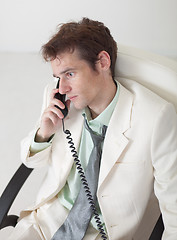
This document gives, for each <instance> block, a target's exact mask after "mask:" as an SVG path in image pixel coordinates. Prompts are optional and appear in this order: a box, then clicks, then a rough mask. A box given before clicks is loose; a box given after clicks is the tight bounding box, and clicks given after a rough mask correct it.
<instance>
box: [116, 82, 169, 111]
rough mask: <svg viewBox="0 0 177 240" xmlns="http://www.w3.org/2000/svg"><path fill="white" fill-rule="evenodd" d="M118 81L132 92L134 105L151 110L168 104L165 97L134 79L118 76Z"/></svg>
mask: <svg viewBox="0 0 177 240" xmlns="http://www.w3.org/2000/svg"><path fill="white" fill-rule="evenodd" d="M118 82H119V83H120V84H121V85H122V86H123V88H125V89H127V90H128V91H130V92H131V93H132V94H133V98H134V105H136V107H139V108H144V109H146V110H150V109H151V111H152V110H157V109H158V108H163V106H164V105H166V104H168V102H167V101H166V100H165V99H163V98H162V97H160V96H159V95H157V94H156V93H154V92H153V91H151V90H150V89H148V88H146V87H145V86H143V85H141V84H140V83H138V82H136V81H134V80H130V79H126V78H118Z"/></svg>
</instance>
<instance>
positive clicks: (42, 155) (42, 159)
mask: <svg viewBox="0 0 177 240" xmlns="http://www.w3.org/2000/svg"><path fill="white" fill-rule="evenodd" d="M50 91H51V87H50V86H49V85H47V86H46V87H45V90H44V95H43V104H42V110H41V114H40V118H39V120H38V121H37V123H36V126H35V128H34V130H33V131H31V132H30V133H29V134H28V136H27V137H26V138H24V139H23V140H22V141H21V161H22V162H23V163H24V164H25V165H26V166H27V167H29V168H37V167H43V166H45V165H46V164H48V163H49V161H50V153H51V145H50V146H49V147H48V148H46V149H44V150H43V151H40V152H38V153H36V154H35V155H34V156H32V157H29V155H30V146H31V143H32V141H33V138H34V136H35V134H36V131H37V130H38V128H39V126H40V119H41V116H42V113H43V112H44V110H45V109H46V107H47V106H48V103H49V94H50Z"/></svg>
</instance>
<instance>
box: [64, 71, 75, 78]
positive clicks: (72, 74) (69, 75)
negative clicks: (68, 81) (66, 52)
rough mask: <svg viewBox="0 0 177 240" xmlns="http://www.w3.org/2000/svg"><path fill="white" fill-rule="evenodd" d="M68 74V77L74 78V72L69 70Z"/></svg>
mask: <svg viewBox="0 0 177 240" xmlns="http://www.w3.org/2000/svg"><path fill="white" fill-rule="evenodd" d="M66 76H67V78H72V77H74V73H73V72H67V73H66Z"/></svg>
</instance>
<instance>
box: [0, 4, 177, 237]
mask: <svg viewBox="0 0 177 240" xmlns="http://www.w3.org/2000/svg"><path fill="white" fill-rule="evenodd" d="M176 9H177V0H109V1H103V0H89V1H84V0H75V1H72V0H71V1H69V0H65V1H60V0H50V1H48V0H30V1H29V0H28V1H27V0H6V1H2V0H0V52H1V53H0V123H1V124H0V149H1V151H0V163H1V168H0V193H2V191H3V189H4V188H5V186H6V184H7V182H8V181H9V179H10V177H11V176H12V174H13V173H14V171H15V170H16V169H17V167H18V166H19V165H20V141H21V139H22V138H23V137H25V136H26V134H27V133H28V132H29V131H30V130H31V129H32V128H33V126H34V124H35V122H36V119H37V118H38V116H39V112H40V107H41V103H42V93H43V88H44V86H45V85H46V83H47V82H49V81H52V77H51V74H52V73H51V70H50V67H49V65H48V64H45V63H44V62H43V61H42V60H41V58H40V56H39V54H38V52H39V50H40V47H41V45H42V44H44V43H45V42H46V41H47V40H48V38H49V36H51V34H53V33H54V31H55V29H56V25H57V24H59V23H61V22H65V21H69V20H79V19H81V17H82V16H86V17H90V18H93V19H97V20H100V21H103V22H105V24H106V25H107V26H108V27H109V28H110V30H111V32H112V34H113V36H114V38H115V39H116V40H117V41H118V43H122V44H125V45H129V46H135V47H138V48H142V49H145V50H149V51H152V52H155V53H159V54H161V55H165V56H169V57H172V58H176V59H177V44H176V43H177V28H176V25H177V14H176ZM43 171H44V172H45V169H44V170H42V171H41V172H40V171H37V172H35V173H33V175H34V176H33V177H32V178H30V179H29V180H28V182H27V183H26V185H25V187H24V189H23V190H22V192H21V193H20V195H19V196H18V199H17V201H16V204H15V205H14V206H13V208H12V212H13V213H19V211H20V209H23V208H24V207H25V206H27V205H28V204H29V203H31V201H32V200H33V199H34V197H35V193H36V192H37V188H38V186H39V185H40V182H41V181H42V176H43ZM10 231H11V228H8V229H4V230H2V231H0V239H6V238H7V236H8V234H9V232H10Z"/></svg>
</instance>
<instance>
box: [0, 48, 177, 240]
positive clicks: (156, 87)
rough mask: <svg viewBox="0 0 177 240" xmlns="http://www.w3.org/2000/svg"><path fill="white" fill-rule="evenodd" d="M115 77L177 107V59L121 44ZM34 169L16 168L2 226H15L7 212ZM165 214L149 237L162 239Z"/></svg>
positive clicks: (2, 206) (0, 216)
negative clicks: (142, 86)
mask: <svg viewBox="0 0 177 240" xmlns="http://www.w3.org/2000/svg"><path fill="white" fill-rule="evenodd" d="M115 72H116V74H115V75H116V76H117V77H119V78H120V80H121V78H127V79H133V80H135V81H137V82H139V83H141V84H143V85H144V86H145V87H147V88H149V89H151V90H152V91H154V92H155V93H157V94H158V95H160V96H161V97H162V98H164V99H166V100H167V101H169V102H172V103H173V104H174V106H175V108H176V110H177V62H175V61H173V60H170V59H167V58H165V57H161V56H158V55H154V54H150V53H148V52H144V51H141V50H138V49H134V48H131V47H126V46H119V51H118V59H117V62H116V70H115ZM32 171H33V169H29V168H27V167H26V166H25V165H24V164H21V166H20V167H19V168H18V169H17V171H16V173H15V174H14V176H13V177H12V179H11V180H10V182H9V183H8V185H7V187H6V188H5V190H4V192H3V193H2V195H1V198H0V229H3V228H5V227H7V226H13V227H15V225H16V223H17V220H18V216H15V215H10V216H9V215H8V212H9V209H10V207H11V205H12V203H13V202H14V200H15V198H16V196H17V194H18V192H19V191H20V189H21V187H22V186H23V184H24V182H25V181H26V179H27V178H28V176H29V175H30V173H31V172H32ZM163 229H164V226H163V221H162V216H160V217H159V219H158V221H157V224H156V226H155V227H154V230H153V232H152V234H151V237H150V238H149V239H150V240H158V239H161V236H162V233H163Z"/></svg>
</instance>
